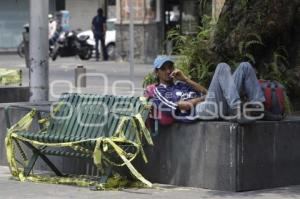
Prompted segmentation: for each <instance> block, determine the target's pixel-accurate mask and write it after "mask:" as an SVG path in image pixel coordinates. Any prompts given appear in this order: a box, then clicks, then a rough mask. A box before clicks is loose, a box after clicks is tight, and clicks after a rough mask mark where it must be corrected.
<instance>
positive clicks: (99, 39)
mask: <svg viewBox="0 0 300 199" xmlns="http://www.w3.org/2000/svg"><path fill="white" fill-rule="evenodd" d="M94 38H95V42H96V46H95V48H96V59H99V54H100V53H99V42H100V43H101V50H102V57H103V60H107V59H108V55H107V52H106V47H105V37H104V36H103V35H101V34H100V35H97V34H94Z"/></svg>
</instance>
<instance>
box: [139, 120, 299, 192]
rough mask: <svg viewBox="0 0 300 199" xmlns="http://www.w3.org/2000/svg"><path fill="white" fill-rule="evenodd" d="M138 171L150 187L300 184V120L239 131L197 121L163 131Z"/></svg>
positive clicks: (230, 187) (235, 127) (234, 187)
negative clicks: (148, 181) (150, 183)
mask: <svg viewBox="0 0 300 199" xmlns="http://www.w3.org/2000/svg"><path fill="white" fill-rule="evenodd" d="M154 142H155V146H154V147H153V148H147V149H146V150H147V155H148V157H149V164H147V165H146V166H140V169H139V170H142V171H143V175H145V177H146V178H148V179H149V180H150V181H152V182H157V183H166V184H172V185H180V186H192V187H201V188H208V189H216V190H227V191H245V190H255V189H264V188H271V187H277V186H287V185H295V184H300V172H299V168H300V145H299V143H300V118H299V117H298V118H289V119H287V120H285V121H281V122H264V121H260V122H257V123H256V124H255V125H251V126H247V127H241V126H238V125H237V124H232V123H227V122H198V123H194V124H174V125H172V126H170V127H161V128H160V134H159V135H158V136H157V137H156V138H155V139H154Z"/></svg>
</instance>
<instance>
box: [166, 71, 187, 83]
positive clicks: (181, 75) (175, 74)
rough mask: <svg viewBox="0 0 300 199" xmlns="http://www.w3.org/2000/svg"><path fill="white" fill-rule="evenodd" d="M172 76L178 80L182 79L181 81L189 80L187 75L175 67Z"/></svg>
mask: <svg viewBox="0 0 300 199" xmlns="http://www.w3.org/2000/svg"><path fill="white" fill-rule="evenodd" d="M170 76H171V77H172V78H175V79H177V80H180V81H183V82H186V81H187V80H188V78H187V76H185V74H184V73H183V72H182V71H181V70H179V69H175V70H174V71H173V72H172V73H171V74H170Z"/></svg>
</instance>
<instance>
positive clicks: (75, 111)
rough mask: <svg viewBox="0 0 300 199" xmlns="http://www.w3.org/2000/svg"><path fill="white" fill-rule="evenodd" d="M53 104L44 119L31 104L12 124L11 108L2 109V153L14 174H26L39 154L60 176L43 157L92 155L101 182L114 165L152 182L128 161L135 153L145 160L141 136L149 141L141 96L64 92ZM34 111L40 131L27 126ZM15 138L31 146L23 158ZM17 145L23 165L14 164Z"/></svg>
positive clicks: (145, 114) (143, 101)
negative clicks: (29, 153)
mask: <svg viewBox="0 0 300 199" xmlns="http://www.w3.org/2000/svg"><path fill="white" fill-rule="evenodd" d="M53 107H55V108H53V110H52V111H50V114H49V116H47V119H43V118H42V115H43V114H42V113H41V112H40V111H38V110H36V109H33V110H31V112H30V113H28V114H27V115H26V116H25V117H24V118H23V119H22V120H21V121H19V122H18V123H17V124H15V125H13V126H12V127H11V126H10V118H9V112H10V110H11V109H13V108H16V107H12V106H8V107H7V108H6V118H7V126H8V128H9V131H8V135H7V138H6V147H7V156H8V162H9V164H10V167H11V171H12V174H13V175H14V176H17V177H19V178H20V179H22V178H26V177H27V176H30V173H31V171H32V170H33V167H34V165H35V162H36V160H37V159H38V158H39V157H40V158H41V159H42V160H43V161H44V162H45V163H46V164H47V165H48V166H49V167H50V169H51V170H53V171H54V173H55V174H56V175H57V176H65V175H66V174H63V173H62V172H61V171H59V169H58V168H57V167H56V166H55V165H54V164H53V163H52V162H51V161H50V159H49V158H48V156H49V155H54V156H66V157H74V158H87V159H90V158H91V159H92V160H93V162H94V164H95V165H96V166H97V168H98V169H100V170H101V171H102V176H101V177H100V179H99V180H100V182H101V183H105V182H106V180H107V178H108V176H110V175H111V172H112V170H113V168H114V167H115V166H125V165H126V166H127V167H128V168H129V170H130V171H131V173H132V174H133V175H134V176H136V177H137V178H138V179H139V180H141V181H142V182H144V183H145V184H147V185H149V186H151V183H149V182H148V181H147V180H146V179H144V178H143V177H142V176H141V175H140V174H139V173H138V172H137V171H136V170H135V169H134V167H133V166H132V164H131V163H130V162H131V161H132V160H133V159H134V158H135V157H136V156H137V155H138V154H139V153H142V155H143V157H144V159H145V161H146V157H145V154H144V152H143V143H144V140H146V141H147V142H148V144H151V145H152V144H153V143H152V139H151V136H150V134H149V132H148V130H147V129H146V127H145V125H144V121H145V120H146V119H147V117H148V113H149V111H150V108H151V104H149V103H148V102H147V101H145V100H144V99H142V98H140V97H122V96H111V95H104V96H101V95H94V94H76V93H73V94H68V93H66V94H63V95H62V97H61V98H60V100H59V101H58V103H56V106H53ZM18 108H20V107H18ZM23 108H24V107H23ZM35 115H37V116H38V119H39V120H40V121H41V122H44V124H40V128H41V130H39V131H35V132H34V131H31V130H28V127H27V126H28V125H29V124H28V123H31V121H32V120H33V117H34V116H35ZM20 143H22V145H26V146H27V147H28V148H29V149H30V150H31V151H32V156H31V157H30V158H27V157H26V155H25V152H24V150H23V149H22V147H23V148H24V146H22V147H21V144H20ZM16 148H17V149H19V151H20V153H21V156H22V157H23V158H24V159H25V165H23V166H24V168H23V169H20V168H18V166H17V161H16V158H15V157H14V155H15V149H16ZM26 159H28V161H27V160H26Z"/></svg>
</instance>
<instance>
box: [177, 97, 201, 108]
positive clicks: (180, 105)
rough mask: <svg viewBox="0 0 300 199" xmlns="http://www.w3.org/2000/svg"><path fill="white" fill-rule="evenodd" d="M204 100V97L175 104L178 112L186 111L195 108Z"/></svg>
mask: <svg viewBox="0 0 300 199" xmlns="http://www.w3.org/2000/svg"><path fill="white" fill-rule="evenodd" d="M204 100H205V95H204V96H202V97H197V98H194V99H190V100H186V101H179V102H177V106H178V108H179V109H180V110H183V111H188V110H190V109H192V107H195V106H196V105H197V104H198V103H200V102H203V101H204Z"/></svg>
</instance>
